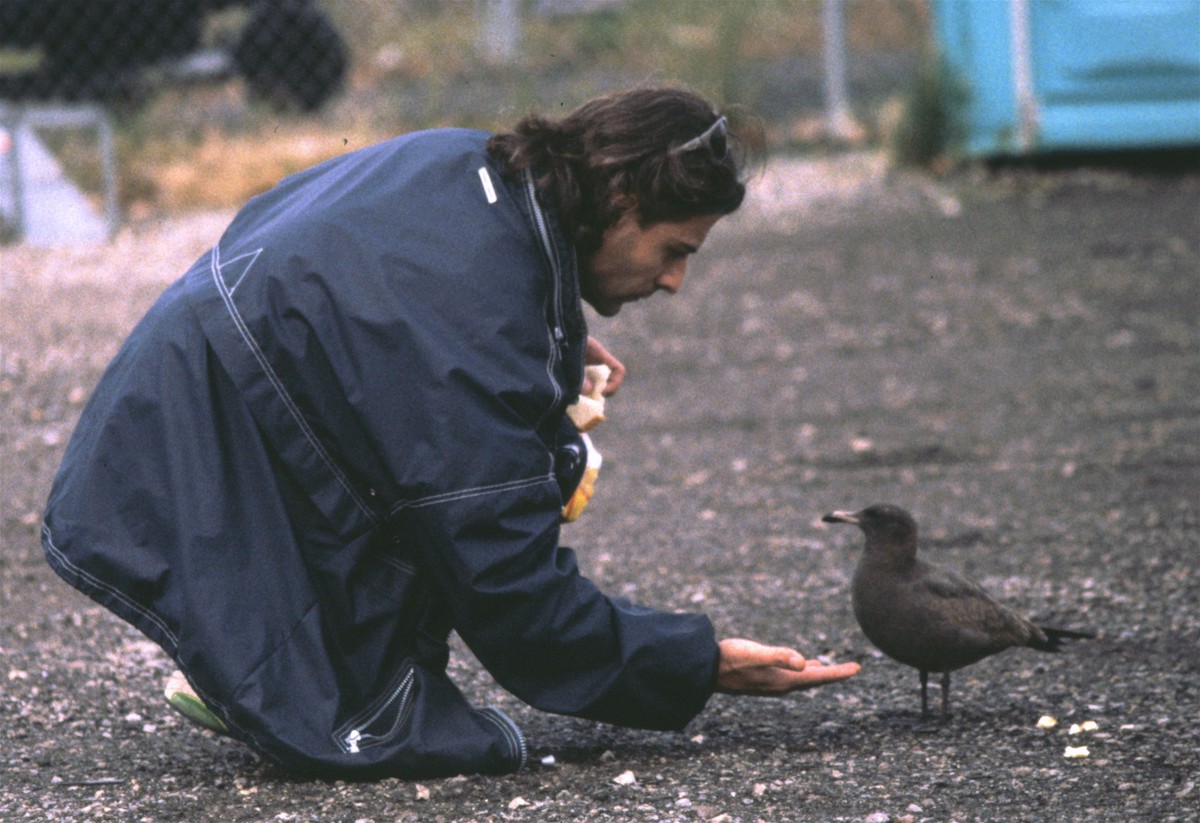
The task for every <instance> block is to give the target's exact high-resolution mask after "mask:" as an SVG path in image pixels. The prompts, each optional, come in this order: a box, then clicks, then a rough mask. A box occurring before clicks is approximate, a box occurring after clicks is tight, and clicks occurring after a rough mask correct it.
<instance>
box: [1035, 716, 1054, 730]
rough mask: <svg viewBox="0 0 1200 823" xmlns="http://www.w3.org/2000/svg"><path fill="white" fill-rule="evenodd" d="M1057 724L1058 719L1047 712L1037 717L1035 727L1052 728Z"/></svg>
mask: <svg viewBox="0 0 1200 823" xmlns="http://www.w3.org/2000/svg"><path fill="white" fill-rule="evenodd" d="M1057 725H1058V721H1057V720H1055V719H1054V718H1053V717H1051V716H1050V715H1048V714H1044V715H1042V716H1041V717H1039V718H1038V722H1037V727H1038V728H1039V729H1053V728H1054V727H1055V726H1057Z"/></svg>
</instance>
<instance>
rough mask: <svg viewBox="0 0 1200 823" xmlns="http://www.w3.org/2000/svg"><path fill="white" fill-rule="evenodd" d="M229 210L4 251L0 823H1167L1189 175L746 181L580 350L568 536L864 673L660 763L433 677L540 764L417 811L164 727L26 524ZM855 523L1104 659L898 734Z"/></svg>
mask: <svg viewBox="0 0 1200 823" xmlns="http://www.w3.org/2000/svg"><path fill="white" fill-rule="evenodd" d="M228 216H229V215H227V214H204V215H194V216H190V217H187V218H180V219H178V220H173V221H171V222H164V223H156V224H147V225H143V226H140V227H137V228H136V229H131V230H128V231H127V232H126V233H125V234H124V235H122V236H121V237H120V238H119V239H118V240H117V241H116V242H114V243H113V244H111V245H110V246H107V247H104V248H99V249H76V250H53V251H49V250H37V249H30V248H25V247H5V248H3V249H2V250H0V298H2V300H3V310H2V311H0V345H2V349H0V398H2V402H0V415H2V418H0V420H2V426H0V472H2V479H3V490H2V499H3V518H2V519H3V522H2V529H3V531H2V538H3V549H2V551H0V606H2V610H3V611H2V617H0V684H2V685H0V818H2V819H4V820H34V819H37V820H43V819H51V820H80V821H82V820H100V819H104V820H154V821H158V820H161V821H176V820H189V821H231V820H279V821H300V820H348V821H358V820H371V821H380V822H381V821H393V820H447V821H449V820H529V821H533V820H539V821H541V820H669V821H691V820H706V821H727V822H729V823H732V821H758V820H764V821H781V820H814V821H816V820H821V821H827V820H857V821H872V823H881V821H888V820H891V821H914V822H915V821H949V820H955V821H972V820H1029V821H1041V820H1088V821H1096V820H1154V821H1168V820H1194V819H1196V811H1195V810H1196V809H1197V808H1200V725H1198V719H1200V688H1198V687H1197V681H1198V675H1200V571H1198V570H1197V562H1196V560H1197V548H1198V545H1200V471H1198V467H1200V282H1198V278H1200V173H1198V172H1197V171H1196V170H1195V169H1194V168H1187V169H1183V170H1177V171H1175V172H1173V173H1159V174H1152V175H1151V174H1145V173H1137V172H1135V171H1132V170H1130V169H1121V168H1106V169H1087V168H1079V167H1075V168H1058V169H1045V168H1043V169H1040V170H1029V169H1009V170H1003V171H998V172H985V171H981V170H975V171H969V172H964V173H961V174H959V175H958V176H956V177H953V178H951V179H948V180H945V181H941V182H939V183H936V184H935V183H933V182H930V181H928V180H925V179H923V178H920V177H910V176H905V175H889V174H888V173H886V171H885V168H884V166H883V165H882V163H881V161H880V160H879V159H878V158H875V157H873V156H870V155H849V156H844V157H838V158H829V159H823V160H814V161H794V162H789V163H780V164H776V165H775V166H773V167H772V168H771V169H770V170H769V171H768V173H766V174H765V175H764V176H763V178H762V179H760V180H759V181H758V183H757V185H756V192H755V196H754V200H753V202H752V203H751V204H749V205H747V207H746V208H745V209H744V211H743V212H742V213H740V214H739V215H737V216H735V217H734V218H731V219H730V220H727V221H725V222H723V223H722V224H721V225H720V226H719V227H718V228H717V229H716V230H715V231H714V233H713V236H712V237H711V238H710V243H709V247H708V248H706V249H705V250H704V252H703V253H702V254H701V255H700V257H699V258H698V259H697V260H696V262H695V265H694V268H693V273H692V275H691V277H690V280H689V283H688V284H687V286H686V287H685V289H684V292H683V293H682V294H681V295H680V296H678V297H677V298H674V299H672V300H666V299H661V298H660V299H656V300H654V301H651V302H650V303H648V304H643V305H639V306H637V307H633V308H630V309H629V310H627V312H626V313H624V314H623V315H622V316H620V317H618V318H615V319H614V320H611V321H604V322H600V321H597V322H596V324H595V328H594V331H595V332H596V333H598V334H600V335H601V336H602V337H603V338H604V339H605V340H606V342H607V343H608V344H609V346H610V348H612V349H613V350H614V351H616V352H617V353H619V355H621V356H622V357H623V358H624V359H625V361H626V363H627V365H628V366H629V368H630V372H631V376H630V378H629V380H628V382H627V383H626V387H625V388H624V389H623V390H622V392H621V393H620V394H619V395H618V396H617V397H616V398H614V399H613V400H612V401H610V404H609V421H608V422H607V423H606V424H605V425H604V426H602V427H601V428H600V429H598V430H597V431H596V433H595V439H596V442H597V445H598V446H599V448H600V449H601V450H602V451H603V452H604V455H605V468H604V471H603V472H602V474H601V477H600V482H599V486H598V491H597V497H596V499H595V500H594V501H593V503H592V506H591V508H590V510H589V511H588V513H587V514H586V515H585V516H584V518H583V520H582V521H580V522H579V523H577V524H575V525H573V526H571V527H568V529H567V530H566V532H565V535H566V536H565V540H566V542H568V543H570V544H571V545H575V546H577V547H578V548H579V549H580V553H581V563H582V564H583V566H584V568H585V570H586V571H587V572H588V573H589V574H590V575H591V576H593V577H594V578H595V579H597V580H598V581H599V582H600V583H601V584H602V585H603V586H604V587H605V588H606V589H607V590H609V591H611V592H612V593H614V594H620V595H625V596H629V597H633V598H636V599H638V600H640V601H642V602H645V603H647V604H651V605H656V606H659V607H664V608H678V609H696V610H703V611H705V612H707V613H708V614H709V615H711V616H712V618H713V620H714V622H715V623H716V624H717V626H718V630H719V633H720V634H722V635H726V636H729V635H744V636H750V637H754V638H756V639H761V640H764V641H769V642H779V643H791V644H795V645H797V646H798V647H799V648H800V649H802V650H803V651H805V652H806V653H807V654H809V655H828V656H829V657H832V658H835V659H838V660H858V661H861V662H862V663H863V671H862V674H861V675H860V676H859V677H857V678H855V679H853V680H851V681H848V682H846V683H844V684H839V685H836V686H832V687H827V688H825V689H822V690H819V691H816V692H811V693H806V694H803V695H794V696H790V697H787V698H783V699H763V700H755V699H732V698H727V697H724V696H717V697H714V698H713V700H712V701H711V703H710V704H709V706H708V708H707V709H706V710H705V711H704V712H703V713H702V714H701V715H700V716H699V717H698V718H697V719H696V720H695V721H694V722H693V724H692V725H691V726H690V727H689V728H688V729H687V730H686V731H685V732H684V733H682V734H663V733H651V732H642V731H634V730H627V729H619V728H613V727H608V726H601V725H596V724H591V723H584V722H581V721H576V720H574V719H570V718H561V717H556V716H551V715H545V714H540V713H537V712H534V711H532V710H530V709H528V708H527V707H524V706H522V705H520V704H519V703H517V702H516V701H515V700H514V699H513V698H511V697H509V696H508V695H506V694H504V693H503V692H502V691H501V690H499V688H498V687H497V686H496V685H495V684H494V683H493V682H492V681H491V680H490V678H489V677H488V676H487V675H486V673H484V672H483V671H482V670H481V668H480V667H479V665H478V663H477V662H476V661H475V660H474V658H473V657H471V655H470V653H469V652H468V651H466V650H465V649H463V648H458V649H457V650H456V653H455V655H454V658H453V661H452V668H453V672H454V675H455V678H456V680H457V681H458V682H459V683H460V684H461V685H462V686H463V688H464V689H465V690H466V691H467V692H468V694H469V695H471V696H472V698H473V699H475V700H477V701H478V702H480V703H484V702H493V703H496V704H498V705H501V706H502V707H504V708H505V709H506V710H508V711H509V712H510V713H511V714H512V715H513V716H514V717H515V718H516V719H517V720H518V722H520V723H521V724H522V725H523V727H524V728H525V731H526V734H527V736H528V737H529V740H530V743H531V746H532V750H533V754H534V763H535V764H536V765H534V766H533V767H532V768H530V769H529V770H527V771H526V772H524V773H522V774H519V775H514V776H510V777H504V778H479V777H461V778H454V779H448V780H437V781H425V782H424V783H415V782H409V781H400V780H385V781H382V782H379V783H343V782H298V781H295V780H293V779H290V778H289V777H288V776H287V775H284V774H281V773H279V772H278V771H276V770H274V769H272V768H270V767H268V766H265V765H263V764H262V763H261V762H259V761H258V760H257V759H256V758H255V757H254V756H253V755H252V754H250V753H249V752H248V751H247V750H246V749H244V748H242V747H241V746H239V745H237V744H235V743H232V742H230V741H228V740H224V739H220V738H217V737H214V736H212V735H211V734H209V733H207V732H202V731H199V730H197V729H195V728H193V727H191V726H189V725H187V724H186V723H185V722H184V721H182V720H180V719H178V718H177V717H176V716H174V715H173V714H172V713H171V712H170V711H169V710H168V709H167V708H166V706H165V704H164V703H163V702H162V700H161V699H160V698H159V696H158V694H159V688H160V687H161V684H162V682H163V680H164V678H165V676H166V674H167V673H168V671H169V666H168V664H167V661H166V659H165V657H164V655H163V654H162V653H161V652H160V651H159V650H158V649H157V648H156V647H154V646H153V645H151V644H150V643H148V642H147V641H146V640H145V639H143V638H142V637H141V636H140V635H138V634H137V633H136V632H134V631H133V630H132V629H130V628H128V627H127V626H125V625H124V624H123V623H121V622H119V621H118V620H116V619H115V618H113V617H111V616H110V615H108V614H107V613H106V612H104V611H103V610H101V609H99V608H98V607H96V606H94V605H92V604H91V602H90V601H88V600H86V599H85V598H83V597H82V596H81V595H78V594H76V593H75V592H74V591H73V590H71V589H69V588H68V587H66V586H65V585H63V584H61V583H60V582H59V581H58V580H57V578H55V577H54V576H53V575H52V574H51V572H50V571H49V569H48V568H47V567H46V566H45V565H44V563H43V561H42V559H41V549H40V547H39V545H38V541H37V528H38V518H39V513H40V507H41V505H42V502H43V500H44V499H45V495H46V493H47V491H48V488H49V483H50V480H51V477H52V474H53V471H54V469H55V468H56V466H57V464H58V461H59V459H60V456H61V453H62V449H63V447H64V446H65V443H66V440H67V438H68V436H69V434H70V431H71V428H72V426H73V425H74V422H75V420H76V419H77V416H78V414H79V411H80V408H81V406H82V403H83V402H84V401H85V399H86V397H87V394H88V392H89V391H90V389H91V387H92V386H93V385H94V383H95V381H96V379H97V378H98V376H99V372H100V370H101V369H102V368H103V366H104V364H105V363H106V362H107V360H108V359H109V358H110V357H111V355H112V354H113V352H114V351H115V349H116V347H117V345H118V344H119V342H120V341H121V339H122V338H123V337H124V335H125V333H126V332H127V331H128V329H129V328H130V327H131V325H132V324H133V322H134V321H135V320H136V319H137V317H138V316H139V315H140V313H141V312H142V311H143V310H144V309H145V308H146V307H147V306H148V305H149V303H150V302H151V301H152V300H153V298H154V297H155V296H156V295H157V293H158V292H159V291H160V290H161V289H162V288H163V286H164V285H165V284H166V283H167V282H168V281H169V280H171V279H173V278H174V277H175V276H176V275H177V274H178V273H180V272H182V271H183V270H184V269H185V268H186V267H187V265H188V264H189V263H190V262H191V261H192V260H193V259H194V258H195V257H196V256H197V255H198V254H199V253H201V252H202V251H203V250H204V248H205V247H206V246H207V245H208V244H209V243H210V242H211V241H212V240H213V238H215V237H216V235H217V233H218V231H219V229H220V227H221V226H222V225H223V223H224V222H225V220H227V219H228ZM882 501H888V502H894V503H898V504H901V505H903V506H905V507H906V508H909V509H910V510H911V511H913V512H914V514H916V516H917V518H918V520H919V521H920V522H921V523H922V526H923V532H924V536H925V547H926V555H927V556H928V557H930V558H932V559H936V560H938V561H940V562H944V563H947V564H949V565H951V566H954V567H956V568H958V569H961V570H963V571H965V572H967V573H968V574H970V575H972V576H974V577H976V578H977V579H979V580H980V581H981V582H982V583H984V584H985V585H986V586H988V587H989V588H990V589H992V590H993V592H995V593H996V594H998V595H999V596H1001V597H1002V598H1003V599H1004V600H1005V601H1007V602H1009V603H1010V604H1012V605H1013V606H1015V607H1018V608H1020V609H1022V610H1024V611H1026V612H1028V613H1030V614H1033V615H1036V616H1037V617H1039V618H1042V619H1045V620H1047V621H1053V622H1055V623H1057V624H1061V625H1067V626H1076V627H1087V628H1092V629H1094V630H1096V631H1097V632H1098V633H1099V635H1100V636H1099V638H1098V639H1097V640H1094V641H1089V642H1086V643H1080V644H1075V645H1074V646H1073V647H1072V648H1070V649H1069V650H1068V651H1067V652H1065V653H1063V654H1060V655H1057V656H1049V655H1041V654H1037V653H1035V652H1032V651H1010V652H1007V653H1005V654H1003V655H1000V656H997V657H994V658H991V659H989V660H986V661H984V662H982V663H979V664H977V665H975V666H973V667H971V668H969V669H966V670H963V671H962V672H959V673H958V674H957V675H956V677H955V681H954V697H955V699H956V713H955V716H954V718H953V720H952V721H951V722H950V723H949V724H948V725H946V726H944V727H937V728H935V729H933V730H930V729H929V728H927V727H923V726H921V725H920V724H918V723H917V715H918V708H919V700H918V688H917V677H916V674H915V672H913V671H912V670H911V669H907V668H905V667H902V666H900V665H899V664H896V663H894V662H892V661H890V660H887V659H885V658H882V657H880V655H879V654H878V653H877V652H875V651H874V650H873V648H872V647H871V646H870V644H869V643H868V642H867V640H866V639H865V638H864V637H863V636H862V634H861V632H860V631H859V630H858V628H857V626H856V625H855V623H854V618H853V615H852V614H851V611H850V602H849V591H848V584H849V577H850V574H851V571H852V569H853V566H854V563H855V562H856V558H857V554H858V551H859V548H860V546H861V536H860V535H859V534H858V533H857V531H856V530H853V529H846V528H844V527H843V528H840V529H835V528H827V527H825V526H823V525H822V524H821V523H820V522H819V517H820V515H821V514H822V513H823V512H825V511H828V510H830V509H835V508H857V507H859V506H862V505H866V504H868V503H871V502H882ZM1044 715H1048V716H1052V717H1054V718H1057V720H1058V725H1056V726H1054V727H1053V728H1039V726H1038V720H1039V718H1041V717H1042V716H1044ZM1089 720H1090V721H1094V723H1095V724H1096V728H1095V729H1094V730H1090V731H1081V732H1078V733H1075V734H1073V733H1072V730H1071V729H1072V726H1073V725H1076V724H1082V723H1083V722H1084V721H1089ZM1068 747H1071V748H1072V749H1074V748H1077V747H1086V749H1087V753H1088V754H1087V756H1086V757H1067V756H1065V753H1066V751H1067V749H1068ZM550 757H552V758H553V761H552V763H548V762H542V763H539V761H540V760H541V759H542V758H550Z"/></svg>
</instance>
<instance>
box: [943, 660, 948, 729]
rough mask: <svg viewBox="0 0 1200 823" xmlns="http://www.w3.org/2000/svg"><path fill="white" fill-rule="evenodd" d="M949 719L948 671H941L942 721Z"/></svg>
mask: <svg viewBox="0 0 1200 823" xmlns="http://www.w3.org/2000/svg"><path fill="white" fill-rule="evenodd" d="M949 719H950V672H942V722H943V723H945V722H946V721H947V720H949Z"/></svg>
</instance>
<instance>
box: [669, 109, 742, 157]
mask: <svg viewBox="0 0 1200 823" xmlns="http://www.w3.org/2000/svg"><path fill="white" fill-rule="evenodd" d="M703 148H706V149H708V150H709V152H710V153H711V154H712V156H713V159H714V160H724V159H725V155H727V154H728V153H729V121H728V120H726V119H725V115H721V116H720V117H718V118H717V120H716V122H715V123H713V124H712V125H711V126H709V127H708V128H707V129H705V130H704V131H703V132H701V133H700V134H698V135H697V136H695V137H693V138H692V139H691V140H688V141H687V142H686V143H680V144H679V145H678V146H676V147H675V148H673V149H671V154H685V153H687V152H689V151H695V150H696V149H703Z"/></svg>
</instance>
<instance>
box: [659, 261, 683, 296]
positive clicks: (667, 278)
mask: <svg viewBox="0 0 1200 823" xmlns="http://www.w3.org/2000/svg"><path fill="white" fill-rule="evenodd" d="M686 273H687V263H686V262H680V263H677V264H675V265H673V266H671V267H670V268H668V269H667V270H666V271H664V272H663V273H662V274H661V275H660V276H659V278H658V287H659V288H660V289H662V290H663V291H665V292H666V293H667V294H675V293H676V292H677V291H679V289H680V287H681V286H683V276H684V274H686Z"/></svg>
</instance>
